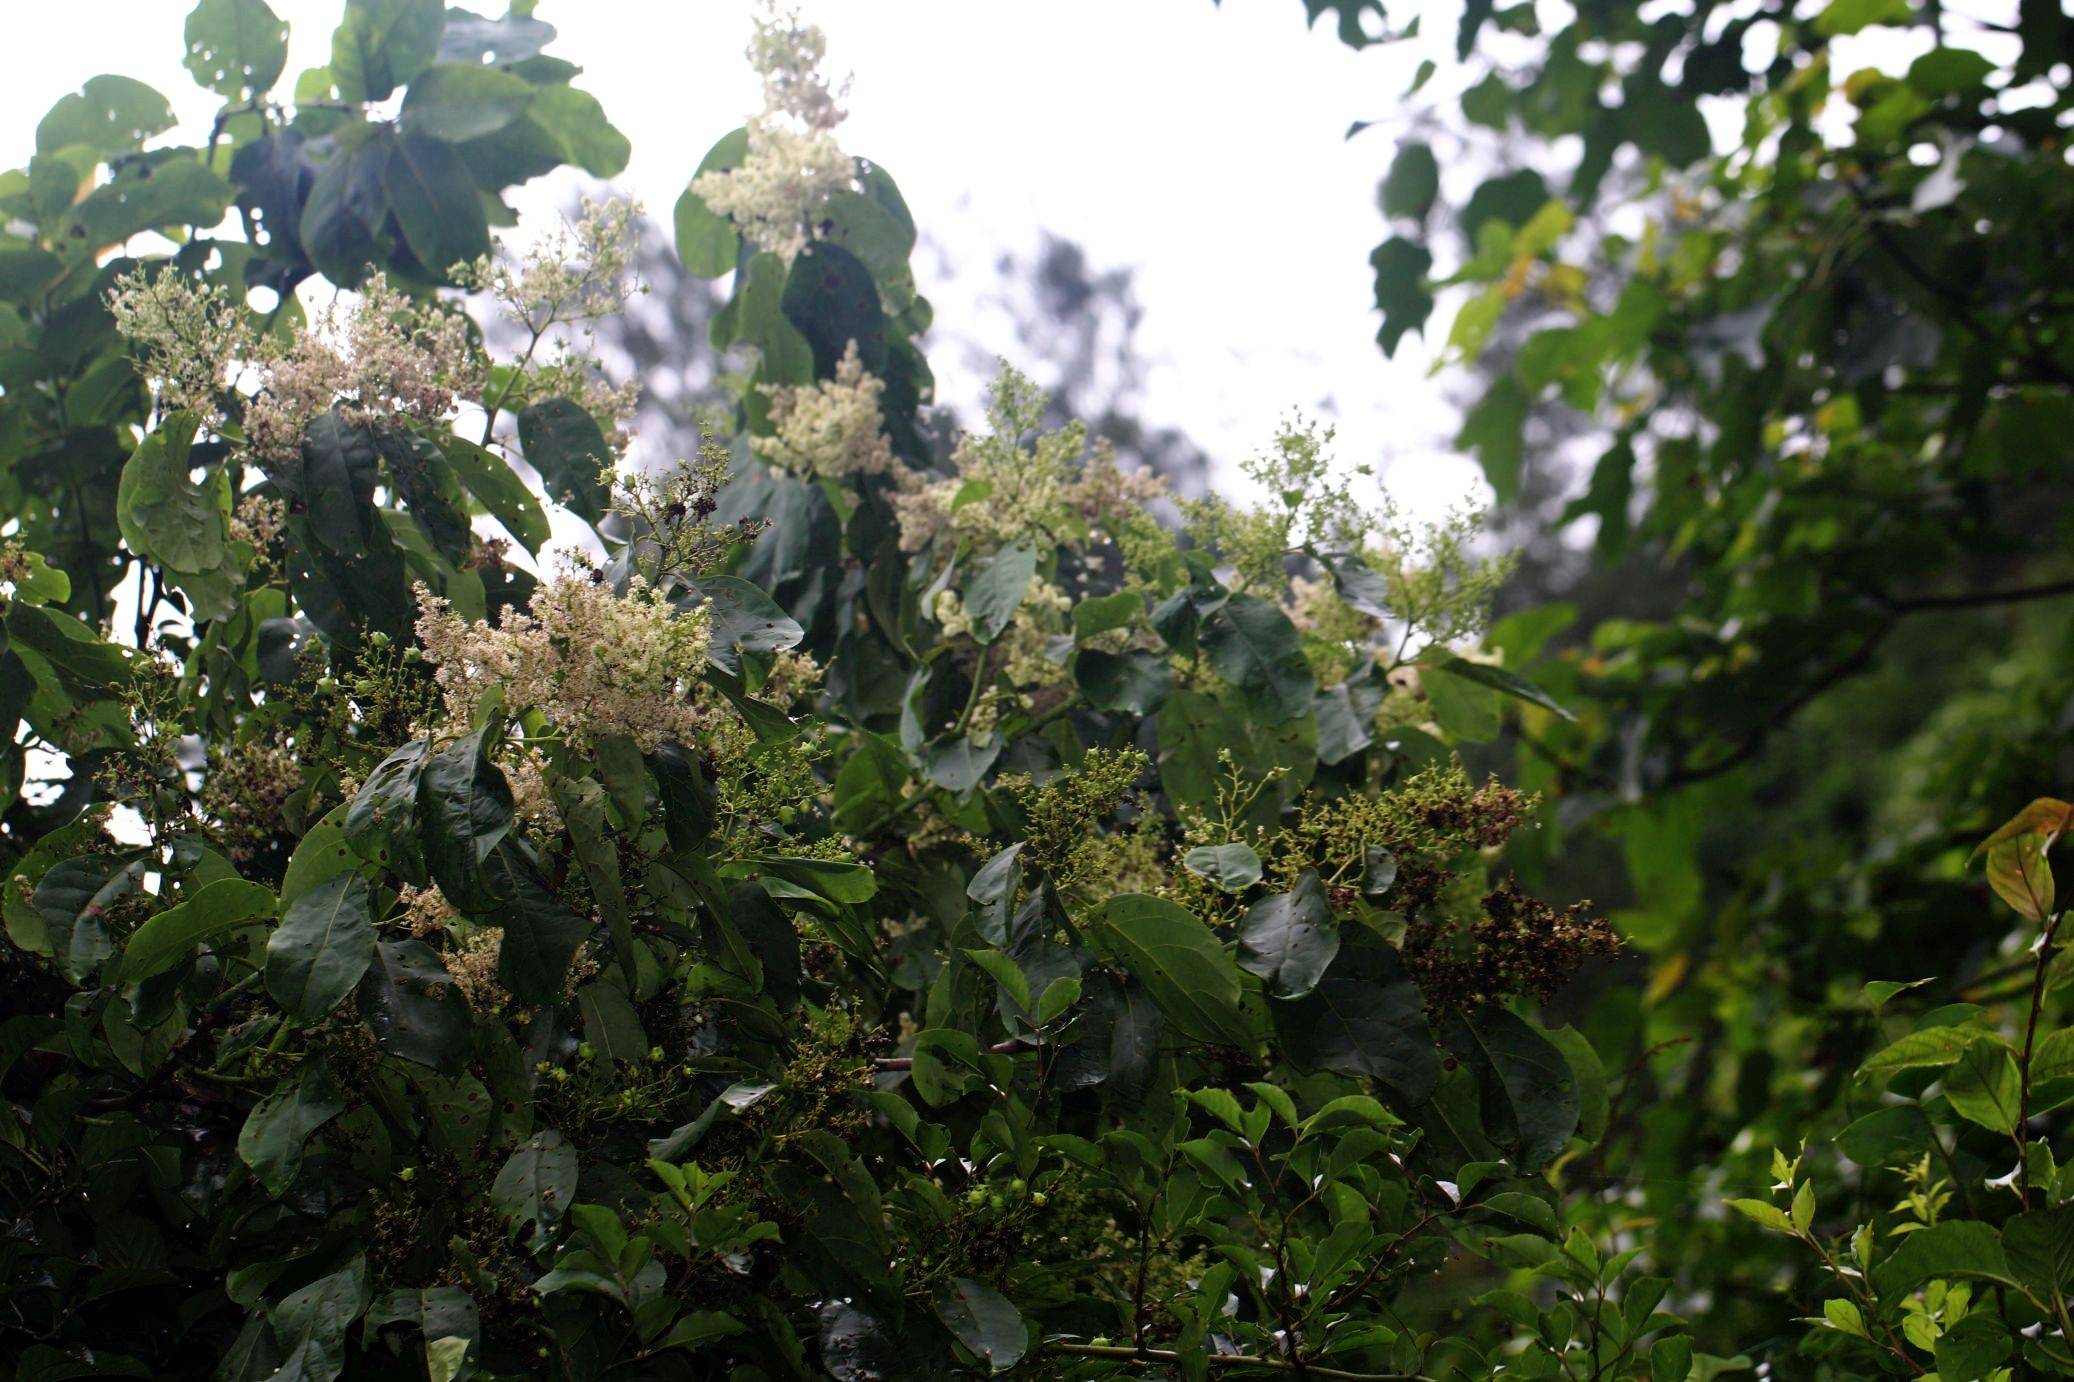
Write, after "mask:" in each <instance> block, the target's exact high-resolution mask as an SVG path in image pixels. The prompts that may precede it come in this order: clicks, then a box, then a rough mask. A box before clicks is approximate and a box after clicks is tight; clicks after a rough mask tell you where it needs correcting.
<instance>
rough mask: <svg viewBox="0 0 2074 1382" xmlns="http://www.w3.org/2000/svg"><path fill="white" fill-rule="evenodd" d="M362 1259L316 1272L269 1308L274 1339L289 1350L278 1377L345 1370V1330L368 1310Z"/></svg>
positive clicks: (311, 1378) (327, 1379)
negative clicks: (322, 1274) (327, 1271)
mask: <svg viewBox="0 0 2074 1382" xmlns="http://www.w3.org/2000/svg"><path fill="white" fill-rule="evenodd" d="M368 1298H369V1292H368V1288H367V1259H366V1258H364V1257H362V1256H360V1255H359V1254H357V1253H356V1254H354V1256H353V1258H352V1260H351V1261H349V1262H348V1263H347V1264H346V1266H345V1267H344V1269H343V1270H340V1271H336V1272H333V1273H332V1274H331V1275H329V1276H326V1277H319V1278H318V1279H317V1280H315V1281H313V1282H311V1283H310V1284H309V1285H307V1286H305V1287H303V1288H302V1289H301V1290H299V1291H296V1292H294V1293H293V1294H292V1295H290V1296H289V1297H288V1298H287V1299H286V1300H284V1301H282V1302H281V1303H280V1305H278V1306H276V1307H275V1309H274V1311H273V1319H272V1325H273V1332H274V1338H275V1339H276V1340H277V1341H278V1342H279V1343H280V1344H281V1346H282V1347H283V1348H285V1349H287V1350H288V1356H287V1359H286V1360H285V1361H284V1362H283V1363H282V1364H281V1367H280V1369H279V1371H277V1372H276V1373H274V1374H273V1376H274V1377H275V1378H278V1379H280V1382H331V1379H333V1378H335V1377H337V1376H339V1375H340V1374H341V1373H342V1372H344V1371H345V1354H346V1331H347V1330H348V1329H349V1328H351V1326H352V1324H353V1321H354V1320H357V1319H359V1318H360V1315H361V1312H362V1311H364V1310H366V1309H367V1302H368Z"/></svg>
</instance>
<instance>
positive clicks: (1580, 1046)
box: [1543, 1027, 1612, 1142]
mask: <svg viewBox="0 0 2074 1382" xmlns="http://www.w3.org/2000/svg"><path fill="white" fill-rule="evenodd" d="M1543 1035H1544V1036H1546V1037H1547V1038H1548V1039H1549V1040H1550V1041H1551V1042H1553V1043H1554V1044H1555V1046H1556V1049H1557V1050H1559V1051H1561V1052H1562V1053H1563V1059H1564V1060H1567V1061H1568V1062H1570V1073H1571V1074H1573V1075H1575V1076H1576V1077H1577V1133H1578V1136H1580V1137H1582V1138H1584V1139H1585V1140H1586V1141H1587V1142H1597V1141H1598V1140H1599V1139H1600V1138H1601V1137H1604V1136H1605V1135H1606V1120H1607V1118H1608V1116H1609V1115H1610V1114H1611V1112H1612V1110H1611V1100H1610V1096H1609V1095H1608V1093H1607V1089H1606V1067H1605V1064H1604V1063H1603V1062H1601V1061H1600V1059H1599V1053H1598V1051H1596V1050H1595V1049H1593V1047H1592V1044H1591V1042H1589V1041H1588V1040H1586V1039H1585V1036H1584V1033H1582V1032H1580V1031H1578V1030H1577V1029H1576V1028H1575V1027H1553V1028H1550V1029H1549V1030H1548V1031H1546V1032H1544V1033H1543Z"/></svg>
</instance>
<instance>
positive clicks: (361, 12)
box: [331, 0, 446, 101]
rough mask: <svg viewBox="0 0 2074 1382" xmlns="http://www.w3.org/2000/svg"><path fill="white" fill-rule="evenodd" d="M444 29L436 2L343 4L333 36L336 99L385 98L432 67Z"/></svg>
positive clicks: (366, 0) (442, 14) (382, 0)
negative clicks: (341, 15)
mask: <svg viewBox="0 0 2074 1382" xmlns="http://www.w3.org/2000/svg"><path fill="white" fill-rule="evenodd" d="M445 27H446V14H445V11H444V10H443V8H442V7H441V5H440V3H439V0H347V3H346V14H345V18H344V19H343V20H342V21H340V23H339V26H338V28H337V29H336V30H334V31H333V33H332V35H331V79H332V81H333V82H334V83H335V84H336V85H337V87H338V94H339V97H340V99H342V100H347V101H385V100H387V99H388V98H389V94H390V93H391V92H393V91H394V90H396V88H397V87H399V86H402V85H403V84H404V83H406V82H408V81H410V80H411V79H412V78H414V77H416V76H417V75H418V73H420V72H422V71H424V70H425V69H426V68H427V67H429V66H431V64H432V59H433V57H434V56H435V55H436V54H437V53H438V51H439V35H440V31H441V30H442V29H443V28H445Z"/></svg>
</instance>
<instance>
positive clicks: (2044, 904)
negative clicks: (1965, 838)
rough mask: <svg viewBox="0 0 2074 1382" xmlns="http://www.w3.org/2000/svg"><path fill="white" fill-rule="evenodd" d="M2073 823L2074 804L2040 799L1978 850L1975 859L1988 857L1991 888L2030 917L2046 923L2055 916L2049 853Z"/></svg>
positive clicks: (2024, 915) (2005, 825) (2018, 910)
mask: <svg viewBox="0 0 2074 1382" xmlns="http://www.w3.org/2000/svg"><path fill="white" fill-rule="evenodd" d="M2070 825H2074V806H2069V805H2068V804H2067V803H2066V802H2064V801H2057V800H2055V799H2053V798H2051V797H2040V798H2038V799H2037V800H2036V801H2034V802H2032V803H2031V804H2030V805H2029V806H2026V807H2025V808H2024V809H2023V810H2021V811H2019V812H2017V813H2016V815H2015V816H2013V817H2011V818H2010V819H2009V820H2008V821H2007V822H2006V823H2005V824H2004V825H2003V826H2002V827H2001V829H1999V830H1997V831H1996V832H1995V833H1994V834H1992V835H1990V836H1988V837H1987V839H1985V840H1982V841H1981V842H1980V845H1979V847H1978V848H1976V849H1975V850H1974V851H1973V855H1972V858H1974V859H1978V858H1980V857H1981V856H1982V855H1986V856H1987V861H1988V870H1987V871H1988V886H1989V887H1991V888H1993V889H1994V890H1995V893H1996V895H1997V896H1998V897H2000V898H2001V899H2002V900H2003V901H2004V902H2007V903H2008V904H2009V905H2010V906H2012V907H2014V908H2016V910H2017V912H2018V914H2019V915H2021V916H2022V917H2024V919H2025V920H2027V921H2033V922H2039V923H2043V922H2044V920H2045V918H2046V917H2048V916H2050V915H2051V914H2052V904H2053V881H2052V863H2051V861H2050V860H2048V859H2047V858H2046V854H2047V852H2048V851H2050V850H2051V848H2052V846H2053V843H2054V842H2055V841H2057V840H2058V839H2059V838H2060V836H2062V835H2064V834H2065V833H2066V832H2067V828H2068V827H2069V826H2070ZM1969 862H1970V860H1969Z"/></svg>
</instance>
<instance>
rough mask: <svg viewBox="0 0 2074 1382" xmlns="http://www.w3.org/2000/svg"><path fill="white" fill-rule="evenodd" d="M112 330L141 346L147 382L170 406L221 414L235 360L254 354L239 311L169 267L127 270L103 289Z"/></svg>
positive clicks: (217, 292) (212, 421) (208, 286)
mask: <svg viewBox="0 0 2074 1382" xmlns="http://www.w3.org/2000/svg"><path fill="white" fill-rule="evenodd" d="M108 311H109V312H110V313H111V314H112V315H113V316H114V318H115V329H116V330H117V331H119V332H121V333H122V334H123V336H124V337H126V338H127V339H129V340H130V341H132V342H134V343H135V344H136V345H138V346H140V347H142V349H143V355H144V358H143V359H142V360H141V361H139V364H140V365H141V366H142V372H143V374H144V377H145V379H146V381H147V382H148V383H149V384H150V385H151V386H152V388H153V389H154V390H155V391H156V392H157V394H158V397H159V401H160V402H161V403H162V404H164V405H165V406H166V407H167V408H169V409H174V410H184V411H187V412H191V413H193V414H195V415H196V416H197V417H199V418H200V419H201V420H202V422H203V424H204V425H205V426H209V427H214V426H216V425H217V424H218V423H220V422H221V421H222V420H223V411H222V395H223V390H224V388H225V386H226V385H227V384H228V382H229V381H230V379H231V377H232V372H233V370H235V369H236V368H237V362H238V361H239V360H241V359H244V358H246V357H248V356H249V355H250V354H251V352H252V338H251V333H250V332H249V331H248V330H247V329H246V326H245V313H244V309H243V308H241V307H239V305H238V304H237V303H236V302H234V301H233V300H232V299H231V296H230V294H229V293H228V292H226V291H225V290H224V289H222V288H221V287H218V286H217V285H216V284H213V283H205V282H198V281H196V280H194V279H192V278H190V277H188V276H187V275H185V274H183V273H181V272H179V271H178V270H177V269H174V268H173V267H171V266H170V265H168V266H167V267H165V268H162V269H160V270H159V271H158V273H157V274H155V275H154V274H150V273H147V272H146V271H145V270H143V269H141V268H139V269H132V270H131V271H130V272H128V273H126V274H124V275H123V276H122V277H120V278H118V279H116V280H115V286H114V288H113V289H111V290H110V291H109V294H108Z"/></svg>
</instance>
